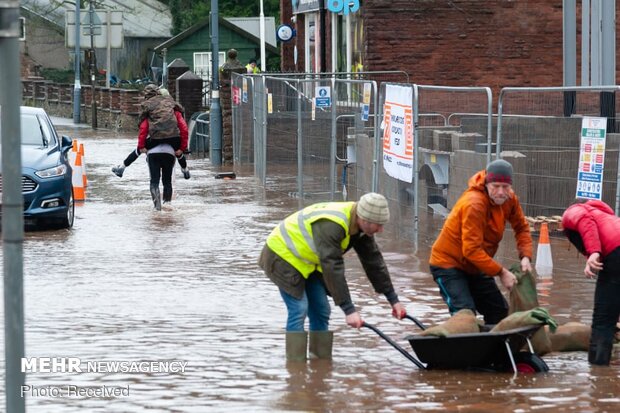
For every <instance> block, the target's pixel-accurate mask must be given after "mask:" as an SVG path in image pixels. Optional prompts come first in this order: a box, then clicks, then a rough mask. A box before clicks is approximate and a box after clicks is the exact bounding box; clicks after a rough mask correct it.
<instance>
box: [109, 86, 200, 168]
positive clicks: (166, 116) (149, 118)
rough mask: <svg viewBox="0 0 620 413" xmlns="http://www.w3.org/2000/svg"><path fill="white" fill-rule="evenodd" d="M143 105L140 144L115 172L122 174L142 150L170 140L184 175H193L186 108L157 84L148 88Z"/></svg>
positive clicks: (141, 106) (146, 88)
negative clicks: (185, 115) (190, 170)
mask: <svg viewBox="0 0 620 413" xmlns="http://www.w3.org/2000/svg"><path fill="white" fill-rule="evenodd" d="M140 108H141V113H140V119H139V124H140V131H139V134H138V146H137V148H136V149H135V150H133V151H131V153H130V154H129V155H128V156H127V158H125V160H124V161H123V163H122V164H119V165H117V166H115V167H113V168H112V172H113V173H114V174H115V175H116V176H118V177H119V178H122V177H123V173H124V172H125V168H126V167H128V166H129V165H131V164H132V163H133V162H134V161H135V160H136V159H138V157H139V156H140V153H142V152H146V150H148V149H151V148H154V147H155V146H157V145H159V144H161V143H167V144H169V145H170V146H171V147H172V148H173V149H174V151H175V156H176V158H177V160H178V161H179V165H180V166H181V171H182V172H183V177H184V178H185V179H189V178H190V173H189V168H188V167H187V160H186V159H185V155H184V152H185V151H187V144H188V140H189V139H188V138H189V133H188V128H187V123H186V122H185V119H184V118H183V108H182V107H181V106H180V105H179V104H178V103H176V102H175V100H174V99H172V97H170V93H168V91H167V90H166V89H160V88H158V87H157V86H156V85H153V84H149V85H147V86H146V87H145V88H144V102H142V103H141V104H140ZM173 166H174V165H173Z"/></svg>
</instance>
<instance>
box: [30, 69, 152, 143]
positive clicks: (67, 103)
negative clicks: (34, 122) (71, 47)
mask: <svg viewBox="0 0 620 413" xmlns="http://www.w3.org/2000/svg"><path fill="white" fill-rule="evenodd" d="M73 86H74V85H73V84H58V83H53V82H50V81H47V80H44V79H23V80H22V101H23V104H24V105H27V106H37V107H42V108H44V109H45V110H46V111H47V112H48V114H50V115H52V116H60V117H64V118H72V117H73ZM94 95H95V102H96V109H97V110H96V116H97V126H98V127H100V128H103V129H111V130H116V131H127V132H137V131H138V115H139V104H140V100H141V95H140V91H138V90H133V89H117V88H105V87H95V93H94ZM80 100H81V103H80V122H81V123H86V124H92V114H93V110H92V102H93V90H92V87H91V86H90V85H84V86H82V87H81V91H80Z"/></svg>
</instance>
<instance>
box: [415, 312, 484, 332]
mask: <svg viewBox="0 0 620 413" xmlns="http://www.w3.org/2000/svg"><path fill="white" fill-rule="evenodd" d="M479 332H480V325H479V324H478V320H477V319H476V314H474V312H473V311H471V310H467V309H463V310H460V311H457V312H456V313H455V314H454V315H453V316H452V317H450V318H449V319H447V320H446V321H444V322H443V323H441V324H438V325H436V326H433V327H429V328H427V329H426V330H424V331H423V332H422V333H420V335H422V336H437V337H446V336H449V335H451V334H463V333H479Z"/></svg>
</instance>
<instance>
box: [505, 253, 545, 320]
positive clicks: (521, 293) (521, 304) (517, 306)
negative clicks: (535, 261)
mask: <svg viewBox="0 0 620 413" xmlns="http://www.w3.org/2000/svg"><path fill="white" fill-rule="evenodd" d="M510 272H511V273H513V274H514V275H515V276H516V277H517V284H515V286H514V287H513V288H512V290H510V303H509V304H510V307H509V308H510V309H509V314H512V313H515V312H517V311H525V310H531V309H532V308H536V307H538V293H537V292H536V278H534V275H533V274H532V272H531V271H525V272H524V271H521V265H520V264H515V265H513V266H512V267H510Z"/></svg>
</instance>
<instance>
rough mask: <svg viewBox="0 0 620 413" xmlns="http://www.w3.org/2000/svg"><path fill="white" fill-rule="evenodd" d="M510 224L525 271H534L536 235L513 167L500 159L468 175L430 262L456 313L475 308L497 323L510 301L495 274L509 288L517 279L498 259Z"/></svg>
mask: <svg viewBox="0 0 620 413" xmlns="http://www.w3.org/2000/svg"><path fill="white" fill-rule="evenodd" d="M506 222H510V225H511V226H512V229H513V230H514V233H515V238H516V241H517V249H518V252H519V259H520V260H521V269H522V270H523V271H531V270H532V264H531V262H530V260H531V257H532V237H531V235H530V227H529V224H528V223H527V221H526V220H525V216H524V214H523V210H522V209H521V204H520V203H519V199H518V198H517V196H516V195H515V193H514V191H513V190H512V165H511V164H510V163H508V162H506V161H505V160H503V159H498V160H495V161H493V162H491V163H489V165H487V167H486V169H485V170H482V171H480V172H478V173H476V174H475V175H474V176H472V177H471V178H470V179H469V188H468V189H467V190H466V191H465V192H464V193H463V195H461V197H460V198H459V200H458V201H457V202H456V205H454V208H453V209H452V211H451V212H450V215H449V216H448V218H447V220H446V222H445V224H444V226H443V228H442V230H441V233H440V234H439V237H438V238H437V240H436V241H435V243H434V244H433V248H432V251H431V258H430V260H429V263H430V269H431V274H433V278H434V280H435V282H436V283H437V285H438V286H439V292H440V293H441V296H442V297H443V299H444V301H445V302H446V304H447V305H448V308H449V310H450V313H451V314H454V313H456V312H457V311H459V310H462V309H470V310H473V311H474V312H478V313H480V314H482V315H483V316H484V321H485V323H486V324H497V323H498V322H499V321H500V320H501V319H503V318H504V317H506V316H507V315H508V304H507V302H506V299H505V298H504V296H503V295H502V293H501V292H500V291H499V288H498V287H497V284H496V283H495V278H494V277H496V276H497V277H499V278H500V281H501V283H502V284H503V285H504V287H506V288H507V289H508V290H510V289H512V287H513V286H514V284H515V282H516V277H515V275H514V274H513V273H511V272H510V271H508V270H507V269H506V268H505V267H503V266H502V264H500V263H499V262H497V261H495V260H494V259H493V256H494V255H495V253H496V252H497V248H498V247H499V243H500V241H501V240H502V237H503V235H504V228H505V227H506Z"/></svg>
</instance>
